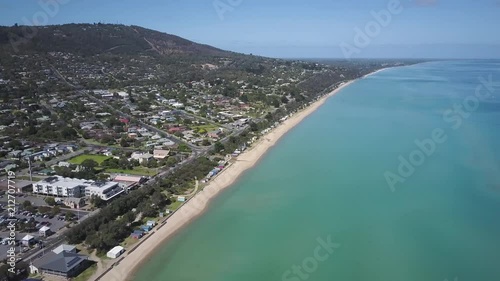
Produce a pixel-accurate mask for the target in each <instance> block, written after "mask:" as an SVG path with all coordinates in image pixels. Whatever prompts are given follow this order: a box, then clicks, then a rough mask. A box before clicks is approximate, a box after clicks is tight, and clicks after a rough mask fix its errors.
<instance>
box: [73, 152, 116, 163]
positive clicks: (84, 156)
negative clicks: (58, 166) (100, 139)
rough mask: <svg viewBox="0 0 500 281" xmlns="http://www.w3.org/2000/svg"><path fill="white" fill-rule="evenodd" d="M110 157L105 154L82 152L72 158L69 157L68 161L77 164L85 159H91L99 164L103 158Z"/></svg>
mask: <svg viewBox="0 0 500 281" xmlns="http://www.w3.org/2000/svg"><path fill="white" fill-rule="evenodd" d="M110 158H111V157H109V156H105V155H91V154H82V155H78V156H76V157H74V158H71V159H70V160H69V163H71V164H77V165H79V164H82V162H83V161H85V160H87V159H92V160H94V161H96V162H97V163H98V164H99V165H101V163H102V162H104V161H105V160H107V159H110Z"/></svg>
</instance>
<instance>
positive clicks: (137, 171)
mask: <svg viewBox="0 0 500 281" xmlns="http://www.w3.org/2000/svg"><path fill="white" fill-rule="evenodd" d="M106 172H107V173H117V174H128V175H137V176H154V175H156V174H157V173H158V172H157V171H156V169H149V168H146V167H140V166H139V167H134V169H133V170H122V169H106Z"/></svg>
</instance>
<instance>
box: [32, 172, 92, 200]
mask: <svg viewBox="0 0 500 281" xmlns="http://www.w3.org/2000/svg"><path fill="white" fill-rule="evenodd" d="M91 183H92V181H87V180H80V179H72V178H64V177H61V176H53V177H48V178H46V179H44V180H41V181H39V182H36V183H34V184H33V193H37V194H44V195H53V196H58V197H76V198H79V197H82V196H83V194H84V192H85V187H86V186H87V185H89V184H91Z"/></svg>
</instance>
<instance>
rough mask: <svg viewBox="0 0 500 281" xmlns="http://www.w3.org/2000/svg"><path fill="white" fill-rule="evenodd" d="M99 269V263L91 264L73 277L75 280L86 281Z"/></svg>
mask: <svg viewBox="0 0 500 281" xmlns="http://www.w3.org/2000/svg"><path fill="white" fill-rule="evenodd" d="M96 271H97V264H93V265H91V266H90V267H89V268H87V269H85V271H83V272H82V273H80V274H79V275H78V276H77V277H75V278H73V279H71V280H73V281H86V280H89V278H90V277H91V276H92V275H94V273H95V272H96Z"/></svg>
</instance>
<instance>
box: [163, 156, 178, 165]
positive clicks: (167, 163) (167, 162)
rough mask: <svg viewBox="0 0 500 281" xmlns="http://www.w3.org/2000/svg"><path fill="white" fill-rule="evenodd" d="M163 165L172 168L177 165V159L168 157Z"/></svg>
mask: <svg viewBox="0 0 500 281" xmlns="http://www.w3.org/2000/svg"><path fill="white" fill-rule="evenodd" d="M165 164H166V165H167V166H169V167H173V166H175V164H177V159H175V157H172V156H170V157H168V159H167V161H166V162H165Z"/></svg>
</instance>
